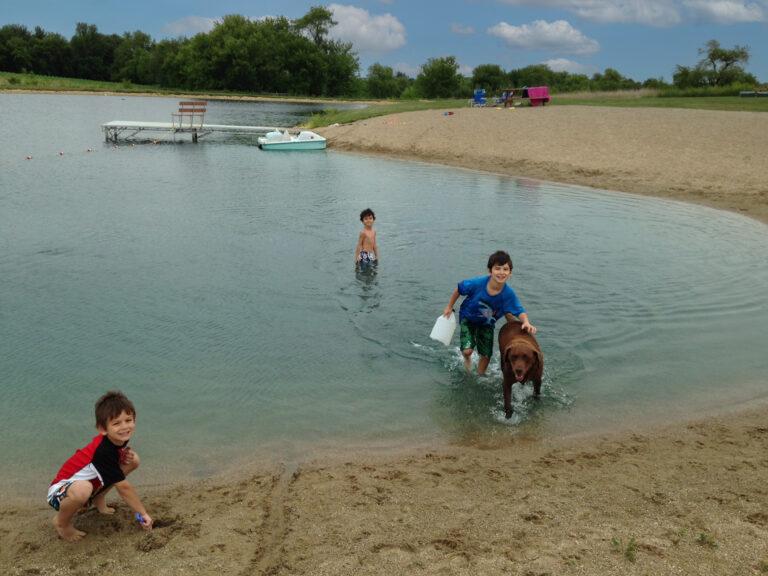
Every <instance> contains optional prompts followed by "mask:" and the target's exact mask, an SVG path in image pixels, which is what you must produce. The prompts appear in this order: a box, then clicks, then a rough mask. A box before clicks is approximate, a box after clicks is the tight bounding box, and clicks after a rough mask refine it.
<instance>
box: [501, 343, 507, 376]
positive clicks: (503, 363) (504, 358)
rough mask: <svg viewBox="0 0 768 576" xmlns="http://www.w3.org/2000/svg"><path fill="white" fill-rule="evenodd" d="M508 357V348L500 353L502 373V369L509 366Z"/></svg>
mask: <svg viewBox="0 0 768 576" xmlns="http://www.w3.org/2000/svg"><path fill="white" fill-rule="evenodd" d="M508 355H509V347H507V348H505V349H504V350H502V351H501V370H502V371H504V368H506V367H507V366H509V359H508V358H507V356H508Z"/></svg>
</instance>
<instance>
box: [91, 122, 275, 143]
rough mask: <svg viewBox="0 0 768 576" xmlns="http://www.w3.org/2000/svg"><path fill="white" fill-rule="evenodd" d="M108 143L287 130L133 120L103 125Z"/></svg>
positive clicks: (195, 138) (266, 127) (198, 137)
mask: <svg viewBox="0 0 768 576" xmlns="http://www.w3.org/2000/svg"><path fill="white" fill-rule="evenodd" d="M101 129H102V130H104V137H105V138H106V141H107V142H115V143H117V141H118V140H119V139H120V138H124V139H126V140H127V139H130V138H133V137H134V136H136V135H137V134H141V133H143V132H154V133H168V132H170V133H171V134H172V135H173V139H174V140H175V139H176V135H177V134H191V136H192V142H197V141H198V139H200V138H202V137H203V136H206V135H207V134H212V133H214V132H227V133H229V134H256V135H258V134H266V133H267V132H273V131H275V130H281V131H285V128H276V127H274V126H227V125H223V124H202V123H200V124H197V123H195V124H193V125H189V124H186V125H185V124H179V123H178V122H136V121H133V120H112V121H111V122H107V123H106V124H102V125H101Z"/></svg>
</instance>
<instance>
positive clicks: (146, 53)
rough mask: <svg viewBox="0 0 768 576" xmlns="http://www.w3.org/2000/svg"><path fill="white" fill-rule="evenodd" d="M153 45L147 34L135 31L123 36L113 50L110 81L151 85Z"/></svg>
mask: <svg viewBox="0 0 768 576" xmlns="http://www.w3.org/2000/svg"><path fill="white" fill-rule="evenodd" d="M154 47H155V43H154V41H153V40H152V38H150V36H149V35H148V34H145V33H144V32H140V31H138V30H137V31H136V32H133V33H129V32H126V33H125V34H123V37H122V40H121V42H120V44H119V45H118V46H117V48H116V49H115V61H114V63H113V65H112V80H113V81H116V82H120V81H123V80H129V81H131V82H135V83H137V84H152V83H154V77H153V74H152V50H153V49H154Z"/></svg>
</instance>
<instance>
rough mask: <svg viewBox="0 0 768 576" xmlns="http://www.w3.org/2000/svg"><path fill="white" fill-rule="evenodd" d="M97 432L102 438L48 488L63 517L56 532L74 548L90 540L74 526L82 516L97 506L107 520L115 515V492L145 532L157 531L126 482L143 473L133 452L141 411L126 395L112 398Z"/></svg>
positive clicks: (102, 404)
mask: <svg viewBox="0 0 768 576" xmlns="http://www.w3.org/2000/svg"><path fill="white" fill-rule="evenodd" d="M96 429H97V430H98V431H99V434H98V435H97V436H96V437H95V438H94V439H93V440H91V443H90V444H88V446H86V447H85V448H82V449H80V450H78V451H77V452H75V454H73V455H72V456H71V457H70V458H69V459H68V460H67V461H66V462H64V465H63V466H62V467H61V469H60V470H59V472H58V474H56V477H55V478H54V479H53V482H51V486H50V487H49V488H48V504H50V506H51V507H52V508H53V509H54V510H56V511H57V513H56V515H55V516H54V517H53V526H54V527H55V528H56V532H58V534H59V536H61V537H62V538H63V539H64V540H68V541H70V542H75V541H77V540H80V539H81V538H82V537H83V536H85V532H82V531H80V530H78V529H77V528H75V526H74V525H73V524H72V519H73V518H74V516H75V514H76V513H77V512H78V511H79V510H81V509H82V508H84V507H87V506H88V505H89V504H91V503H93V505H94V506H96V509H97V510H98V511H99V512H101V513H102V514H113V513H114V512H115V509H114V508H110V507H109V506H107V502H106V495H107V492H108V491H109V490H110V489H111V488H112V487H113V486H114V487H115V488H117V492H118V493H119V494H120V497H121V498H122V499H123V500H124V501H125V503H126V504H127V505H128V506H129V507H130V508H131V510H133V511H134V513H135V514H136V515H137V516H136V518H137V520H139V523H140V524H141V527H142V528H144V530H151V529H152V518H151V517H150V516H149V514H147V510H146V509H145V508H144V505H143V504H142V503H141V500H140V499H139V496H138V495H137V494H136V491H135V490H134V489H133V486H131V484H130V483H129V482H128V480H126V479H125V477H126V476H127V475H128V474H130V473H131V472H133V471H134V470H136V468H138V467H139V455H138V454H136V452H134V451H133V450H131V449H130V448H129V447H128V441H129V440H130V439H131V436H133V432H134V430H135V429H136V409H135V408H134V407H133V404H132V403H131V401H130V400H128V398H126V396H125V395H124V394H123V393H122V392H117V391H112V392H107V393H106V394H104V395H103V396H102V397H101V398H99V399H98V401H97V402H96Z"/></svg>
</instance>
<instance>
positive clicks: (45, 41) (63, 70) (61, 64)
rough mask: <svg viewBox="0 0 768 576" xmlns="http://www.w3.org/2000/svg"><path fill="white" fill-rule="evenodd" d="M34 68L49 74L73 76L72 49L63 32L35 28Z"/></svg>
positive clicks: (40, 72)
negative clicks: (56, 32)
mask: <svg viewBox="0 0 768 576" xmlns="http://www.w3.org/2000/svg"><path fill="white" fill-rule="evenodd" d="M30 52H31V59H32V64H31V65H32V69H33V70H34V71H35V72H36V73H38V74H45V75H48V76H72V73H73V67H72V49H71V48H70V47H69V41H68V40H67V39H66V38H64V36H62V35H61V34H55V33H52V32H46V31H45V30H43V29H42V28H40V27H37V28H35V34H34V36H33V38H32V45H31V49H30Z"/></svg>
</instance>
